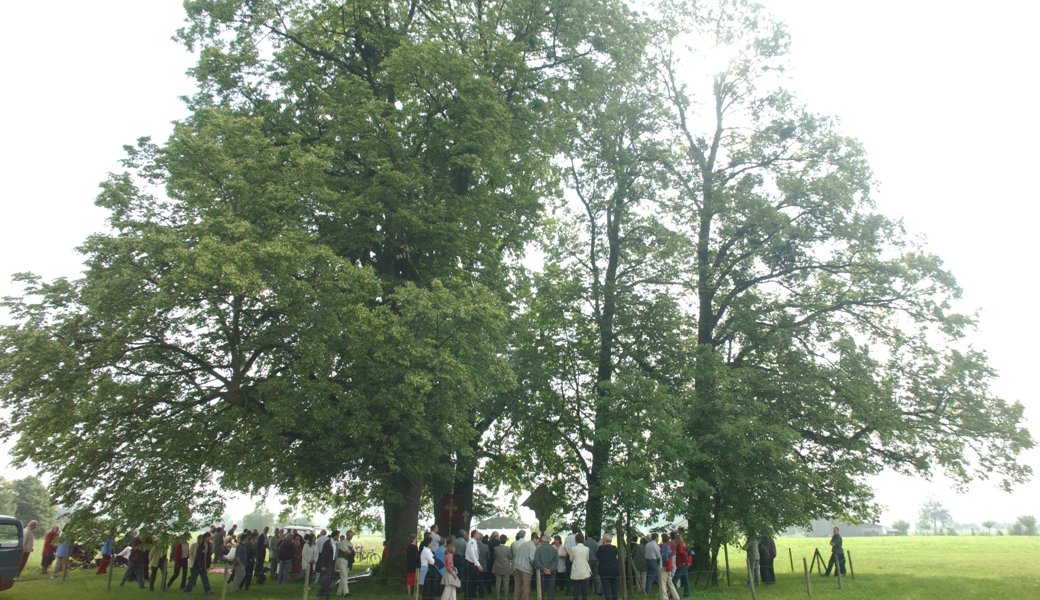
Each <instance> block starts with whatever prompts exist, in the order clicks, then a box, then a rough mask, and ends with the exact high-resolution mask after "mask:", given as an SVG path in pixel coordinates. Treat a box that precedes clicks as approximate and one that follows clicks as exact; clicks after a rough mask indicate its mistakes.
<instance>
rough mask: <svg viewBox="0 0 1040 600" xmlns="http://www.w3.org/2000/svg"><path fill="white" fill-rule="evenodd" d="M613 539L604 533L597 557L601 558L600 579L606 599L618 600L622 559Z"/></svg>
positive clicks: (597, 549) (597, 550)
mask: <svg viewBox="0 0 1040 600" xmlns="http://www.w3.org/2000/svg"><path fill="white" fill-rule="evenodd" d="M613 541H614V540H613V538H612V537H611V536H609V535H607V534H604V535H603V538H602V539H601V540H600V544H599V547H597V548H596V558H597V559H599V560H598V562H599V581H600V584H601V585H602V586H603V596H604V598H605V599H606V600H617V598H618V584H619V583H620V581H621V561H620V560H619V559H618V549H617V546H615V545H613V544H612V543H611V542H613Z"/></svg>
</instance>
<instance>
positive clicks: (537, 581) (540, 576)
mask: <svg viewBox="0 0 1040 600" xmlns="http://www.w3.org/2000/svg"><path fill="white" fill-rule="evenodd" d="M535 586H536V587H537V589H538V600H542V570H541V569H538V579H537V580H536V581H535Z"/></svg>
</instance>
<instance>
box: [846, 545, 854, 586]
mask: <svg viewBox="0 0 1040 600" xmlns="http://www.w3.org/2000/svg"><path fill="white" fill-rule="evenodd" d="M845 553H846V554H848V555H849V576H850V577H852V579H856V571H855V570H854V569H853V568H852V550H846V551H845Z"/></svg>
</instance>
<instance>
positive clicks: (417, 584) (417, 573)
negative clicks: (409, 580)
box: [415, 569, 420, 600]
mask: <svg viewBox="0 0 1040 600" xmlns="http://www.w3.org/2000/svg"><path fill="white" fill-rule="evenodd" d="M419 587H420V586H419V569H416V570H415V600H419Z"/></svg>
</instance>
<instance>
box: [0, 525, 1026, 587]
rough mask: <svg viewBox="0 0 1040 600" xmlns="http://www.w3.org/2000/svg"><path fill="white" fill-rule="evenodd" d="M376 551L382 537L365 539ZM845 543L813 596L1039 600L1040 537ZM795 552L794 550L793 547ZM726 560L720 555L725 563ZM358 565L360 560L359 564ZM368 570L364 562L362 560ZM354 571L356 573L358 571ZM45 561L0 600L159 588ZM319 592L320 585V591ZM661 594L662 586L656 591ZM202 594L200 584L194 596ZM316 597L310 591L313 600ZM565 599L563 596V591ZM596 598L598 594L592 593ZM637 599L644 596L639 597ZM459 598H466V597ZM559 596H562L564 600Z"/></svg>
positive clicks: (779, 569) (784, 544)
mask: <svg viewBox="0 0 1040 600" xmlns="http://www.w3.org/2000/svg"><path fill="white" fill-rule="evenodd" d="M362 541H363V542H364V543H365V544H366V545H368V544H371V545H372V547H373V548H378V547H379V546H378V545H377V544H379V542H378V541H377V540H374V539H373V540H370V539H362ZM815 548H819V549H820V552H821V553H823V554H824V556H826V552H827V548H828V546H827V539H826V538H785V539H780V540H778V541H777V551H778V554H779V556H778V557H777V560H776V562H775V570H776V574H777V584H776V585H774V586H769V587H764V588H763V587H760V588H757V592H758V598H765V599H769V600H780V599H788V598H791V599H793V598H799V599H801V598H807V597H808V596H807V595H806V591H805V577H804V575H803V573H802V558H803V557H805V558H806V559H809V560H811V558H812V553H813V549H815ZM845 548H846V549H847V550H849V551H850V552H851V555H852V566H853V569H854V572H855V579H853V578H852V577H846V578H845V580H844V587H843V588H842V589H840V590H839V589H838V588H837V582H836V580H835V578H834V577H829V578H823V577H820V576H818V575H815V574H813V575H812V576H811V578H810V580H811V584H812V596H813V598H843V599H849V600H853V599H857V598H862V599H867V598H869V599H907V600H916V599H921V600H924V599H928V600H933V599H941V600H959V599H961V598H970V599H982V600H986V599H998V598H999V599H1004V598H1007V599H1012V598H1013V599H1015V600H1021V599H1032V598H1040V536H1035V537H1010V536H977V537H976V536H954V537H916V536H911V537H892V538H845ZM788 549H790V553H789V552H788ZM789 556H793V557H794V563H795V572H793V573H792V571H791V561H790V559H789ZM729 559H730V566H731V573H730V579H731V582H732V585H729V586H727V585H726V578H725V574H723V576H722V583H721V585H720V586H719V587H717V588H710V589H707V590H704V589H702V588H701V587H698V589H696V590H695V591H694V593H693V596H694V597H695V598H696V597H705V598H708V597H711V598H721V597H725V598H750V597H751V592H750V590H749V589H748V588H747V587H746V586H745V585H744V582H745V580H746V576H747V571H746V570H745V569H744V567H743V562H744V554H743V553H742V552H740V551H738V550H736V549H734V548H730V550H729ZM720 562H721V560H720ZM357 566H358V565H355V567H357ZM360 566H361V569H363V568H364V567H365V566H366V565H360ZM355 570H358V569H357V568H356V569H355ZM38 571H39V558H38V557H33V558H31V559H30V562H29V566H28V567H26V571H25V574H24V575H23V578H22V580H20V581H19V582H17V583H16V584H15V586H14V587H13V588H12V589H10V590H8V591H6V592H0V600H52V599H66V598H68V599H73V600H95V599H97V600H101V599H108V600H122V599H123V598H158V597H159V593H158V592H149V591H148V590H147V588H146V589H145V590H144V591H142V590H139V589H137V586H136V585H134V586H133V587H130V586H129V585H128V586H127V587H126V588H119V587H117V585H116V584H117V583H118V577H121V576H122V574H123V569H122V568H120V569H118V570H117V571H116V579H115V580H114V581H113V585H112V591H111V592H109V591H106V583H107V578H106V577H104V576H96V575H94V574H93V571H90V572H87V571H73V572H72V573H71V574H70V576H69V578H68V580H66V581H64V582H62V581H60V580H55V581H51V580H49V579H46V578H43V577H40V576H39V575H37V574H36V573H37V572H38ZM210 581H211V583H212V584H213V586H214V590H215V591H216V594H217V595H216V596H210V597H219V594H220V590H221V583H222V581H223V579H222V577H221V576H220V575H213V576H211V578H210ZM315 591H316V589H315ZM351 592H352V595H351V599H352V600H364V599H366V598H396V599H398V600H405V594H404V585H403V583H402V585H401V586H400V588H396V587H395V588H394V589H389V588H385V589H384V588H379V587H375V586H374V585H373V584H371V583H368V582H359V583H355V584H353V585H351ZM655 593H656V590H655ZM196 595H197V596H199V597H202V589H201V588H200V587H196V589H195V590H194V591H193V593H192V596H196ZM228 596H229V597H238V598H251V599H256V600H266V599H269V598H270V599H276V598H277V599H283V598H284V599H288V598H302V597H303V586H302V584H301V583H299V582H295V583H290V584H286V585H282V586H279V585H277V584H274V583H271V582H268V583H267V584H265V585H262V586H257V585H254V586H253V587H252V589H251V590H250V591H248V592H239V593H237V594H231V593H229V594H228ZM166 597H168V598H182V597H184V596H183V595H182V594H181V593H180V591H179V590H171V591H170V592H169V594H168V595H167V596H166ZM315 597H316V594H314V593H312V594H311V598H315ZM558 597H559V596H558ZM593 598H596V597H595V596H593ZM637 598H638V599H639V600H641V599H642V598H643V597H642V595H639V596H637ZM460 599H461V596H460ZM560 600H564V599H563V598H560Z"/></svg>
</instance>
